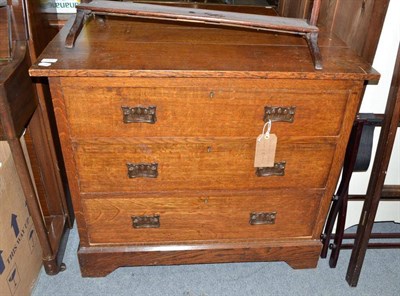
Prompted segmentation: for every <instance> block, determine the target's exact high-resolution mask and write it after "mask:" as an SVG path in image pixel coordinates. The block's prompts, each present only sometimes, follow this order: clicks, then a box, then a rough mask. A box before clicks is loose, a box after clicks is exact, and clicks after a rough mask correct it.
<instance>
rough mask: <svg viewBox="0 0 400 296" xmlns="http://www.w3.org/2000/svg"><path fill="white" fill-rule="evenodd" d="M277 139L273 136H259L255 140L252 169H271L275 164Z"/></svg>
mask: <svg viewBox="0 0 400 296" xmlns="http://www.w3.org/2000/svg"><path fill="white" fill-rule="evenodd" d="M277 143H278V138H277V136H276V135H275V134H269V135H265V134H261V135H259V136H258V137H257V140H256V154H255V157H254V167H256V168H262V167H273V166H274V163H275V152H276V145H277Z"/></svg>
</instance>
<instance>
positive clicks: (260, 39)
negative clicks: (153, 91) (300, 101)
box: [31, 17, 378, 80]
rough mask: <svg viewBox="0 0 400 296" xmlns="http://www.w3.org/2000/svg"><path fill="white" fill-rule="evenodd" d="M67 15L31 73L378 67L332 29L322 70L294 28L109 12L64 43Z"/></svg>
mask: <svg viewBox="0 0 400 296" xmlns="http://www.w3.org/2000/svg"><path fill="white" fill-rule="evenodd" d="M71 25H72V19H71V20H70V21H69V22H68V23H67V25H66V26H65V27H64V28H63V29H62V31H61V32H60V34H58V35H57V36H56V37H55V38H54V39H53V41H52V42H51V43H50V44H49V46H48V47H47V48H46V49H45V51H44V52H43V54H42V55H41V56H40V57H39V59H38V62H39V61H41V60H42V59H43V58H50V59H54V58H55V59H57V62H56V63H53V64H52V65H51V66H49V67H42V66H38V64H37V63H36V64H34V65H33V67H32V68H31V75H33V76H107V77H110V76H128V77H130V76H136V77H140V76H141V77H154V76H161V77H162V76H167V77H174V76H175V77H188V76H190V77H222V76H225V77H250V78H257V77H263V78H266V77H269V78H274V77H275V78H287V77H288V78H302V79H303V78H322V79H324V78H334V79H361V80H370V79H377V78H378V73H377V72H376V71H375V70H374V69H373V68H371V66H370V65H369V64H367V63H365V62H363V61H362V60H361V59H360V58H359V57H357V55H356V54H355V53H354V52H352V51H351V50H349V49H348V48H347V47H346V46H345V44H344V43H343V42H342V41H340V40H338V39H337V38H335V37H334V36H328V35H324V34H323V31H322V33H321V34H320V37H319V46H320V48H321V53H322V58H323V66H324V68H323V70H321V71H315V70H314V67H313V63H312V59H311V56H310V52H309V49H308V47H307V43H306V41H305V39H304V38H302V37H300V36H295V35H285V34H276V33H271V32H265V31H264V32H262V31H260V32H258V31H251V30H245V29H231V28H222V27H217V26H204V25H194V24H180V23H172V22H162V21H158V22H157V21H154V20H153V21H148V20H137V19H126V18H117V17H108V18H106V19H105V21H103V20H101V19H100V20H98V19H96V20H94V19H91V20H89V21H88V22H87V23H86V24H85V26H84V27H83V29H82V32H81V33H80V35H79V36H78V39H77V41H76V43H75V46H74V48H72V49H70V48H65V46H64V44H65V38H66V35H67V33H68V31H69V28H70V26H71Z"/></svg>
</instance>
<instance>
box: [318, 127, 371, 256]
mask: <svg viewBox="0 0 400 296" xmlns="http://www.w3.org/2000/svg"><path fill="white" fill-rule="evenodd" d="M363 127H364V121H355V123H354V126H353V128H352V130H351V135H350V140H349V143H348V145H347V150H346V155H345V160H344V166H343V173H342V180H341V182H340V185H339V188H338V190H337V193H336V195H335V197H334V199H333V201H332V205H331V209H330V212H329V216H328V219H327V222H326V225H325V229H324V232H323V234H322V235H321V240H322V250H321V255H320V256H321V258H326V256H327V253H328V247H329V241H330V238H331V235H332V231H333V226H334V224H335V220H336V217H337V216H338V214H339V216H341V215H344V216H346V210H347V199H348V188H349V183H350V179H351V175H352V174H353V169H354V166H355V163H356V160H357V152H358V147H359V145H360V139H361V134H362V130H363ZM344 199H345V200H346V204H345V205H344V206H345V208H344V209H343V204H344V203H343V200H344ZM339 220H340V218H339ZM344 221H345V219H344ZM340 226H341V227H343V230H340V229H339V228H338V227H337V229H336V231H339V232H340V231H344V223H343V225H340Z"/></svg>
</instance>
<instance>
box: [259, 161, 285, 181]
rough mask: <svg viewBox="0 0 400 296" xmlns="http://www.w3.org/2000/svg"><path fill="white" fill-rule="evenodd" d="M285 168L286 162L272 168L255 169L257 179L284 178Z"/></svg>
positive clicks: (276, 164) (278, 163)
mask: <svg viewBox="0 0 400 296" xmlns="http://www.w3.org/2000/svg"><path fill="white" fill-rule="evenodd" d="M285 168H286V161H282V162H277V163H275V164H274V166H273V167H264V168H257V169H256V175H257V177H269V176H284V175H285Z"/></svg>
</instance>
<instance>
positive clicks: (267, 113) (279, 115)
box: [264, 106, 296, 123]
mask: <svg viewBox="0 0 400 296" xmlns="http://www.w3.org/2000/svg"><path fill="white" fill-rule="evenodd" d="M295 114H296V107H295V106H291V107H280V106H278V107H275V106H265V107H264V122H267V121H268V120H271V121H272V122H276V121H278V122H279V121H281V122H290V123H292V122H293V121H294V115H295Z"/></svg>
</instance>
